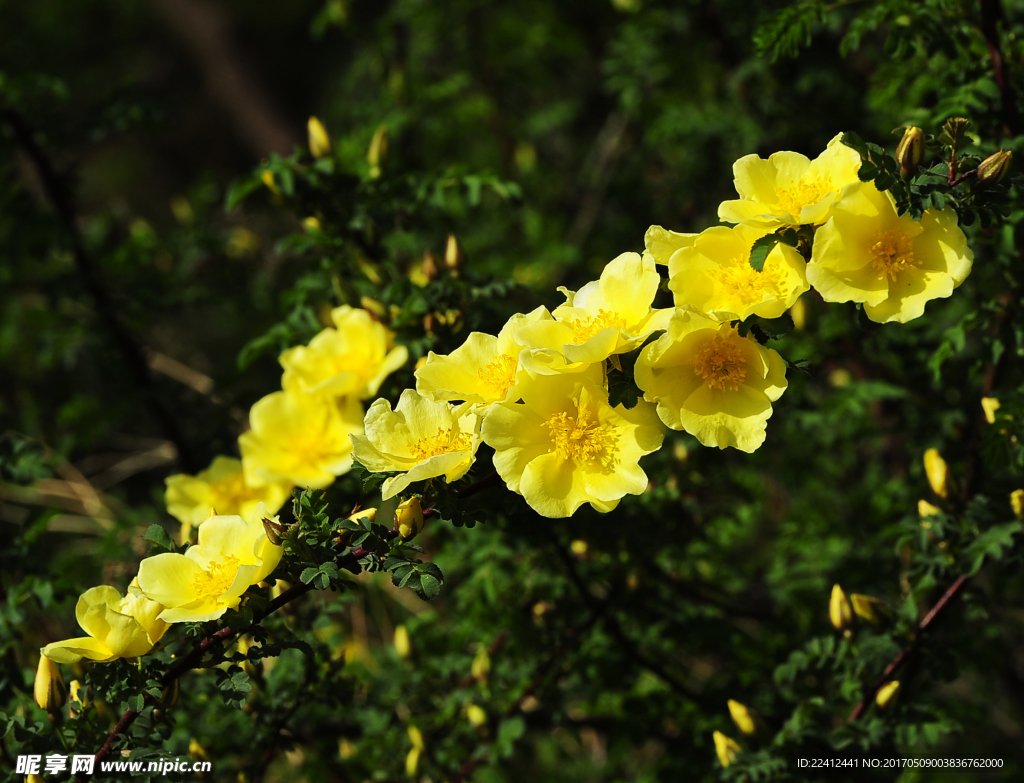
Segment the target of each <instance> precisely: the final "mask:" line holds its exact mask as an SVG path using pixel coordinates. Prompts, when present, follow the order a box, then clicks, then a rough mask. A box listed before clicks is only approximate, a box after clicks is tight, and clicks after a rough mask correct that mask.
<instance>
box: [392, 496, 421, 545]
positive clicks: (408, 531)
mask: <svg viewBox="0 0 1024 783" xmlns="http://www.w3.org/2000/svg"><path fill="white" fill-rule="evenodd" d="M395 523H396V524H397V525H398V534H399V535H400V536H401V537H402V538H412V537H413V536H415V535H417V534H418V533H419V532H420V531H421V530H422V529H423V507H422V506H421V505H420V499H419V498H418V497H415V496H413V497H411V498H409V499H408V500H403V501H402V502H401V503H400V504H399V505H398V510H397V511H396V512H395Z"/></svg>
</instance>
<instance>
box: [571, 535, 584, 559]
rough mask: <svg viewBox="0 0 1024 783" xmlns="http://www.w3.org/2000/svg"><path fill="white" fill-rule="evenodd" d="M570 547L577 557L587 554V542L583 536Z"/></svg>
mask: <svg viewBox="0 0 1024 783" xmlns="http://www.w3.org/2000/svg"><path fill="white" fill-rule="evenodd" d="M569 549H571V550H572V553H573V554H574V555H576V557H583V556H584V555H585V554H587V542H586V541H584V540H583V539H581V538H577V539H576V540H575V541H573V542H572V543H571V544H569Z"/></svg>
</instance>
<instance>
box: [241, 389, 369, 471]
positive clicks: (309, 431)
mask: <svg viewBox="0 0 1024 783" xmlns="http://www.w3.org/2000/svg"><path fill="white" fill-rule="evenodd" d="M249 425H250V427H252V429H250V430H249V431H248V432H245V433H243V434H242V435H241V437H239V439H238V448H239V450H240V451H241V452H242V467H243V469H244V472H245V480H246V483H248V484H249V485H250V486H254V487H259V486H264V485H266V484H270V483H276V482H289V483H291V484H293V485H295V486H300V487H312V488H313V489H320V488H322V487H326V486H327V485H329V484H331V483H332V482H333V481H334V479H335V478H336V477H337V476H340V475H341V474H342V473H346V472H348V470H349V469H351V467H352V441H351V440H350V439H349V436H350V435H351V434H352V433H354V432H355V433H362V431H363V407H362V405H361V404H360V403H359V401H358V400H357V399H355V398H354V397H342V398H340V399H337V400H333V399H331V398H328V397H323V396H321V395H317V394H302V393H301V392H291V393H290V392H274V393H273V394H268V395H267V396H266V397H264V398H263V399H262V400H260V401H259V402H257V403H256V404H255V405H253V406H252V409H251V410H250V411H249Z"/></svg>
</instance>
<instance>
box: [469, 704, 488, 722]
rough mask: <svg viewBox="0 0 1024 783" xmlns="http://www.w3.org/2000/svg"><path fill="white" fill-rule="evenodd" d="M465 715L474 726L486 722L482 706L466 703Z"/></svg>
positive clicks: (485, 714)
mask: <svg viewBox="0 0 1024 783" xmlns="http://www.w3.org/2000/svg"><path fill="white" fill-rule="evenodd" d="M466 717H467V718H468V719H469V722H470V723H471V724H473V726H475V727H480V726H483V725H484V724H485V723H487V713H486V712H484V710H483V708H482V707H478V706H477V705H476V704H467V705H466Z"/></svg>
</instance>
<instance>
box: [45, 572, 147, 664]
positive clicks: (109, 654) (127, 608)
mask: <svg viewBox="0 0 1024 783" xmlns="http://www.w3.org/2000/svg"><path fill="white" fill-rule="evenodd" d="M132 585H133V586H135V582H132ZM163 611H164V607H163V606H162V605H161V604H160V603H158V602H156V601H152V600H149V599H148V598H146V597H145V596H142V595H140V594H138V593H137V592H133V590H132V588H129V589H128V594H127V595H124V596H122V595H121V594H120V593H119V592H118V591H117V590H116V589H115V588H113V587H110V586H108V585H100V586H99V587H92V588H89V589H88V590H86V591H85V592H84V593H82V595H81V597H80V598H79V599H78V605H77V606H76V607H75V617H77V618H78V624H79V625H80V626H81V627H82V630H83V631H85V632H86V633H87V634H89V635H88V636H82V637H79V638H77V639H67V640H65V641H62V642H54V643H53V644H48V645H46V646H45V647H44V648H43V649H42V650H41V652H42V654H43V655H45V656H46V657H47V658H49V659H50V660H52V661H57V662H58V663H75V662H76V661H80V660H82V658H88V659H89V660H91V661H101V662H105V661H112V660H114V659H115V658H135V657H137V656H139V655H145V654H146V653H148V652H149V651H150V650H151V649H153V645H154V644H156V643H157V642H158V641H160V638H161V637H162V636H163V635H164V632H165V631H166V630H167V623H165V622H164V621H163V620H161V619H159V616H160V613H161V612H163Z"/></svg>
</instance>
